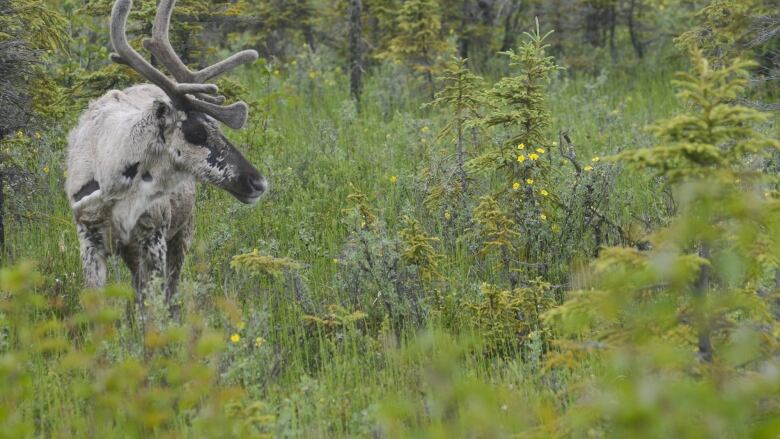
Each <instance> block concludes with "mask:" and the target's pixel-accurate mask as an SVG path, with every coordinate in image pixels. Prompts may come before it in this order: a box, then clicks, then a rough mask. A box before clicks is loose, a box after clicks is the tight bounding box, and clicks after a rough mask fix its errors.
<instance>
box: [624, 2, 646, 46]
mask: <svg viewBox="0 0 780 439" xmlns="http://www.w3.org/2000/svg"><path fill="white" fill-rule="evenodd" d="M636 2H637V0H630V1H629V2H628V17H627V18H628V34H629V35H630V36H631V45H632V46H634V52H635V53H636V56H637V58H639V59H642V58H643V57H644V56H645V50H644V47H642V42H641V41H639V34H638V31H637V29H636V17H635V15H636Z"/></svg>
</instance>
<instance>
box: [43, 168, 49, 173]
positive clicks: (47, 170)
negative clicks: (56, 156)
mask: <svg viewBox="0 0 780 439" xmlns="http://www.w3.org/2000/svg"><path fill="white" fill-rule="evenodd" d="M43 173H44V174H48V173H49V167H48V166H44V167H43Z"/></svg>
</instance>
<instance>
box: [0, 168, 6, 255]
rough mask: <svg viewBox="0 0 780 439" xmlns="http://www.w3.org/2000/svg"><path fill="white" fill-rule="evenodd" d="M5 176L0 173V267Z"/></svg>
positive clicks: (3, 225) (3, 242) (3, 237)
mask: <svg viewBox="0 0 780 439" xmlns="http://www.w3.org/2000/svg"><path fill="white" fill-rule="evenodd" d="M4 178H5V175H4V172H3V171H0V266H3V262H4V260H5V180H4Z"/></svg>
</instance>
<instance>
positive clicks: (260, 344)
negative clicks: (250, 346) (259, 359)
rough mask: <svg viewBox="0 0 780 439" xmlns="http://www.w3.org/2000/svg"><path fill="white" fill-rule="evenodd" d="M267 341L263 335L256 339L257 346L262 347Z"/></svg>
mask: <svg viewBox="0 0 780 439" xmlns="http://www.w3.org/2000/svg"><path fill="white" fill-rule="evenodd" d="M264 343H265V339H264V338H263V337H257V338H256V339H255V347H258V348H259V347H260V346H262V345H263V344H264Z"/></svg>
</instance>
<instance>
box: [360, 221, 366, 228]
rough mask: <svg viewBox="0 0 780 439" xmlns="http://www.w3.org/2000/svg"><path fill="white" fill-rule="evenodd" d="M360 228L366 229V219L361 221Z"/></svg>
mask: <svg viewBox="0 0 780 439" xmlns="http://www.w3.org/2000/svg"><path fill="white" fill-rule="evenodd" d="M360 228H361V229H365V228H366V222H365V221H361V222H360Z"/></svg>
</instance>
